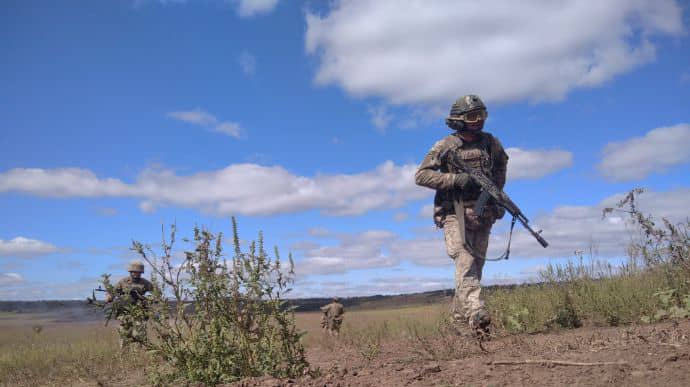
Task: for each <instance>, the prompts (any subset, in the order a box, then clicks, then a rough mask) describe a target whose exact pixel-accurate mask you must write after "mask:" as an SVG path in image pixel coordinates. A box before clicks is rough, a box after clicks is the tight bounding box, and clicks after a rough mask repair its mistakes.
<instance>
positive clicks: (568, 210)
mask: <svg viewBox="0 0 690 387" xmlns="http://www.w3.org/2000/svg"><path fill="white" fill-rule="evenodd" d="M623 196H624V195H623V194H617V195H613V196H610V197H608V198H606V199H604V200H602V201H601V202H600V203H598V204H596V205H590V206H561V207H558V208H556V209H555V210H554V211H553V212H551V213H550V214H548V215H544V216H539V217H536V218H535V219H534V222H533V223H534V224H535V225H538V226H535V225H533V228H535V229H539V228H541V229H543V230H544V232H543V236H544V238H545V239H546V240H547V241H548V242H549V247H548V248H546V249H544V248H542V247H541V246H540V245H539V244H538V243H537V242H536V241H535V240H534V238H533V237H532V236H531V235H529V234H528V233H527V232H526V231H523V230H522V229H521V226H520V225H519V224H518V225H516V226H515V227H516V230H517V232H516V234H515V235H514V238H513V244H512V248H511V251H512V253H513V255H515V256H519V257H524V258H538V257H571V256H572V255H573V252H574V251H576V250H585V251H588V250H589V249H590V247H591V248H593V250H594V253H595V255H597V256H599V257H622V256H625V250H626V247H627V246H628V244H629V243H630V242H631V241H632V240H633V237H634V233H633V230H632V228H630V226H629V225H628V224H627V222H626V221H627V218H626V217H625V216H622V215H621V214H616V213H614V214H613V216H608V217H606V218H604V219H602V210H603V209H604V208H605V207H614V206H615V204H616V203H617V202H618V201H619V200H620V199H622V198H623ZM636 204H637V205H638V208H639V209H640V211H642V212H643V213H648V214H652V215H653V216H654V217H655V218H656V219H660V218H662V217H666V218H668V219H670V220H671V221H672V222H682V221H685V220H686V219H687V218H688V216H690V214H689V213H688V210H687V209H688V208H690V189H688V188H684V189H679V190H676V191H669V192H646V193H644V194H642V195H640V196H639V197H638V199H637V202H636ZM506 241H507V235H506V234H504V233H501V234H493V235H492V236H491V241H490V246H491V248H490V250H491V251H490V255H492V256H496V255H498V254H500V253H501V249H504V248H505V243H506Z"/></svg>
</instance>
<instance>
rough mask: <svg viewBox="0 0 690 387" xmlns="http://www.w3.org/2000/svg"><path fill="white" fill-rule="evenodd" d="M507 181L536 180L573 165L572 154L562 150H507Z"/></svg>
mask: <svg viewBox="0 0 690 387" xmlns="http://www.w3.org/2000/svg"><path fill="white" fill-rule="evenodd" d="M506 153H508V157H510V160H509V162H508V179H510V180H517V179H538V178H540V177H544V176H546V175H550V174H552V173H554V172H557V171H559V170H561V169H564V168H568V167H570V166H571V165H573V154H572V153H571V152H568V151H563V150H540V149H537V150H524V149H520V148H507V149H506Z"/></svg>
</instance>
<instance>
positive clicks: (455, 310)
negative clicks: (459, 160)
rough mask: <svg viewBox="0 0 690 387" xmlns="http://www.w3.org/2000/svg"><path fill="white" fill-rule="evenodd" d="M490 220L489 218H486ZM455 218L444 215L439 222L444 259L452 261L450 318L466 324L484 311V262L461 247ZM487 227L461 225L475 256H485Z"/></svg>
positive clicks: (461, 243) (488, 232)
mask: <svg viewBox="0 0 690 387" xmlns="http://www.w3.org/2000/svg"><path fill="white" fill-rule="evenodd" d="M468 210H470V211H471V208H466V209H465V214H466V215H465V221H466V222H467V220H468V215H469V214H468ZM489 219H490V218H489ZM458 226H459V225H458V220H457V217H456V216H455V215H448V216H447V217H446V218H445V219H444V221H443V233H444V236H445V242H446V251H447V252H448V256H449V257H451V258H452V259H453V260H454V261H455V297H454V298H453V303H452V305H451V310H450V311H451V316H452V317H453V320H455V321H461V322H466V321H468V320H469V319H470V317H472V315H474V314H475V313H477V312H478V311H480V310H481V309H483V308H484V300H483V299H482V297H481V286H480V281H481V279H482V269H483V268H484V262H485V261H484V260H483V259H476V258H475V257H474V256H473V255H472V254H470V252H469V251H468V250H467V249H466V248H465V247H464V245H463V242H462V237H461V234H460V230H459V227H458ZM490 231H491V224H488V225H487V224H484V225H482V226H481V227H479V228H476V229H470V228H469V226H468V225H466V226H465V238H466V239H467V241H468V242H469V243H470V245H471V246H472V248H473V250H474V252H475V254H478V255H481V256H485V255H486V250H487V247H488V246H489V234H490Z"/></svg>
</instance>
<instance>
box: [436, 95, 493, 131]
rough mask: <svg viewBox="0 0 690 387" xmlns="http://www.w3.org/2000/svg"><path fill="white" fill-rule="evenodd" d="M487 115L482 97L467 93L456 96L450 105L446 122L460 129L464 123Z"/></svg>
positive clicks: (481, 118)
mask: <svg viewBox="0 0 690 387" xmlns="http://www.w3.org/2000/svg"><path fill="white" fill-rule="evenodd" d="M468 113H471V114H468ZM488 115H489V113H488V112H487V111H486V105H484V102H483V101H482V99H481V98H479V96H478V95H475V94H468V95H465V96H463V97H460V98H458V99H457V100H456V101H455V102H454V103H453V105H452V106H451V107H450V114H449V115H448V118H446V124H447V125H448V126H450V127H451V128H454V129H462V127H463V126H464V123H468V122H477V121H479V120H485V119H486V117H488Z"/></svg>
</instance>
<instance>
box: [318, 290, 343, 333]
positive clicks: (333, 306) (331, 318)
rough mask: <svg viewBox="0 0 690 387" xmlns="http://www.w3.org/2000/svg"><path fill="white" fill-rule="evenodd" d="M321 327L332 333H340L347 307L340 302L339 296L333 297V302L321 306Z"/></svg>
mask: <svg viewBox="0 0 690 387" xmlns="http://www.w3.org/2000/svg"><path fill="white" fill-rule="evenodd" d="M321 312H323V315H322V316H321V327H322V328H323V329H324V331H326V332H328V333H329V334H331V335H335V336H338V334H340V326H341V325H342V323H343V315H344V314H345V308H344V307H343V304H341V303H340V302H338V297H333V302H331V303H330V304H328V305H324V306H322V307H321Z"/></svg>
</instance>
